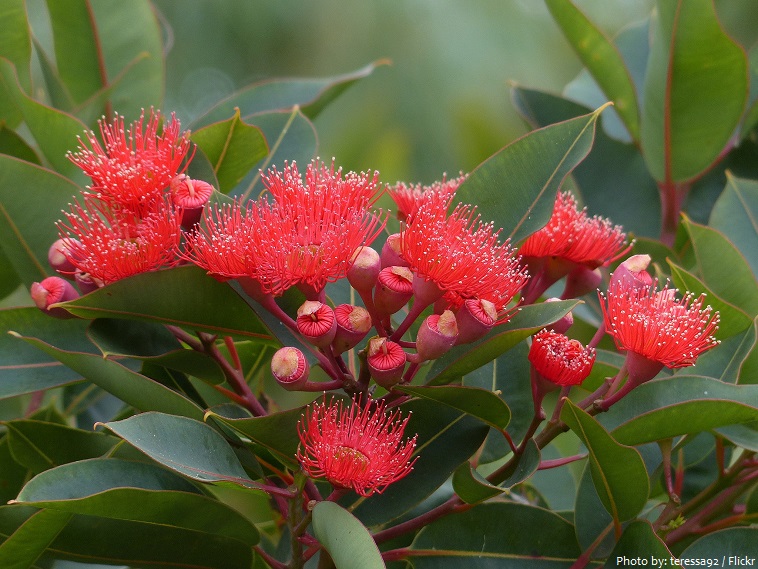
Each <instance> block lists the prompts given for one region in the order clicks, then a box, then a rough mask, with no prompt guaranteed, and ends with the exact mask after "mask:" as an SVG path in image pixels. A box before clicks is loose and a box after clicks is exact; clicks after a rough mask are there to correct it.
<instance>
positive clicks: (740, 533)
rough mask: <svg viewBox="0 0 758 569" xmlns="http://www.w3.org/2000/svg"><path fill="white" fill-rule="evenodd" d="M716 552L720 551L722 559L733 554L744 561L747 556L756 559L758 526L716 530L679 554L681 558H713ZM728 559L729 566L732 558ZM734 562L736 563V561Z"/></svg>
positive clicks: (757, 552) (757, 553)
mask: <svg viewBox="0 0 758 569" xmlns="http://www.w3.org/2000/svg"><path fill="white" fill-rule="evenodd" d="M714 552H718V555H720V556H721V557H722V559H723V558H724V557H726V558H727V559H728V558H729V557H732V556H733V557H736V558H737V559H739V560H743V561H744V560H745V557H747V559H748V561H751V560H754V559H755V558H756V557H758V528H756V527H742V528H740V527H735V528H729V529H724V530H721V531H714V532H713V533H709V534H708V535H704V536H703V537H701V538H700V539H698V540H697V541H695V542H694V543H692V544H691V545H689V546H688V547H687V549H685V550H684V551H682V553H681V554H680V555H679V559H681V560H685V559H688V560H695V559H711V558H713V557H714ZM728 561H729V563H728V564H727V566H729V565H731V564H732V563H731V562H732V560H731V559H728ZM735 561H736V560H735ZM734 564H735V565H736V562H735V563H734Z"/></svg>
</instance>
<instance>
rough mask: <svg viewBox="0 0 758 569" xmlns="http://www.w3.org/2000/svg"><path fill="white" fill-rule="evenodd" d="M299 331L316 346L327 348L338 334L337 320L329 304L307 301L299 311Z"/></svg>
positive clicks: (297, 323)
mask: <svg viewBox="0 0 758 569" xmlns="http://www.w3.org/2000/svg"><path fill="white" fill-rule="evenodd" d="M295 323H296V325H297V331H298V332H300V333H301V334H302V335H303V337H304V338H305V339H306V340H308V341H309V342H310V343H311V344H313V345H314V346H317V347H319V348H325V347H326V346H328V345H329V344H331V343H332V340H334V336H335V334H336V333H337V319H336V318H335V317H334V310H332V307H331V306H329V305H328V304H323V303H321V302H319V301H317V300H306V301H305V302H304V303H303V304H302V306H300V308H298V309H297V320H296V321H295Z"/></svg>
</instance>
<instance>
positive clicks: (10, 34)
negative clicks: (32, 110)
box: [0, 0, 32, 128]
mask: <svg viewBox="0 0 758 569" xmlns="http://www.w3.org/2000/svg"><path fill="white" fill-rule="evenodd" d="M0 21H1V22H3V33H2V34H1V35H0V58H5V59H7V60H8V61H9V62H10V63H11V64H12V65H13V66H14V67H15V68H16V69H17V71H18V75H19V79H20V83H21V85H22V88H23V89H24V90H25V91H29V90H30V87H31V80H30V77H31V66H30V63H31V57H32V42H31V33H30V30H29V22H28V20H27V17H26V2H25V1H24V0H2V1H0ZM0 122H5V123H6V124H8V125H9V126H10V127H11V128H14V127H16V125H18V123H19V122H21V113H20V112H19V111H18V108H17V107H16V104H15V102H14V98H13V95H12V93H10V92H9V91H8V90H7V89H6V88H4V87H3V85H2V82H0Z"/></svg>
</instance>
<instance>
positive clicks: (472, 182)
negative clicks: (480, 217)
mask: <svg viewBox="0 0 758 569" xmlns="http://www.w3.org/2000/svg"><path fill="white" fill-rule="evenodd" d="M603 108H604V107H601V108H600V109H598V110H597V111H595V112H593V113H590V114H588V115H585V116H582V117H577V118H575V119H571V120H567V121H564V122H561V123H558V124H554V125H550V126H547V127H544V128H541V129H538V130H535V131H532V132H530V133H528V134H526V135H525V136H523V137H521V138H519V139H518V140H516V141H514V142H512V143H511V144H509V145H508V146H506V147H505V148H503V149H502V150H500V151H499V152H497V153H496V154H494V155H493V156H491V157H490V158H488V159H487V160H486V161H484V162H483V163H482V164H480V165H479V166H477V168H476V169H475V170H474V171H473V172H471V173H470V174H469V175H468V177H467V178H466V181H465V182H463V184H461V186H460V187H459V188H458V191H457V192H456V199H457V200H459V201H461V202H465V203H471V204H477V205H478V207H479V211H480V212H484V214H485V216H486V220H487V221H489V220H491V221H493V222H494V224H495V226H496V227H502V235H503V236H504V237H508V238H510V239H511V240H512V241H513V242H514V243H516V242H519V241H521V240H522V239H524V238H525V237H527V236H529V235H531V234H532V233H534V232H535V231H537V230H538V229H539V228H541V227H543V226H544V225H545V224H547V222H548V220H549V219H550V216H551V215H552V212H553V205H554V204H555V194H556V192H557V191H558V188H559V187H560V185H561V183H562V182H563V180H564V179H565V178H566V176H567V175H568V174H569V173H570V172H571V170H573V169H574V168H575V167H576V166H577V164H579V163H580V162H581V161H582V160H583V159H584V157H585V156H587V154H588V153H589V151H590V148H591V147H592V141H593V139H594V136H595V123H596V122H597V118H598V117H599V116H600V112H602V109H603Z"/></svg>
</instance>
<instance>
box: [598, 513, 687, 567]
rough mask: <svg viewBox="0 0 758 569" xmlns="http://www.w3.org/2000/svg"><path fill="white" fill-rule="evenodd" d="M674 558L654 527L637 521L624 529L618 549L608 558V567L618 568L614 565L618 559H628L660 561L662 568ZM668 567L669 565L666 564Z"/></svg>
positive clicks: (614, 549) (648, 523)
mask: <svg viewBox="0 0 758 569" xmlns="http://www.w3.org/2000/svg"><path fill="white" fill-rule="evenodd" d="M672 557H673V555H672V554H671V551H669V548H668V547H666V544H665V543H664V542H663V540H662V539H661V538H660V537H658V535H657V534H656V533H655V531H654V530H653V527H652V526H651V525H650V522H648V521H642V520H637V521H633V522H632V523H630V524H629V525H628V526H626V528H624V533H623V534H621V539H619V541H618V543H617V544H616V547H614V548H613V551H612V552H611V554H610V555H609V556H608V561H609V563H608V564H607V565H606V567H609V568H610V567H618V566H619V565H616V564H614V561H616V560H617V559H618V558H626V559H637V558H645V559H655V560H656V561H658V566H659V567H662V566H663V564H662V563H661V561H663V562H664V563H665V562H666V561H668V560H670V559H671V558H672ZM666 564H667V565H668V563H666Z"/></svg>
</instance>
